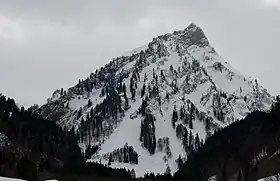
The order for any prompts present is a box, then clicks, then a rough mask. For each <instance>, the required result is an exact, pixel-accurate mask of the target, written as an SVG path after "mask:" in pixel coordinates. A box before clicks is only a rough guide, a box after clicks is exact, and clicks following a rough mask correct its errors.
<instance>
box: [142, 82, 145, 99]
mask: <svg viewBox="0 0 280 181" xmlns="http://www.w3.org/2000/svg"><path fill="white" fill-rule="evenodd" d="M145 91H146V85H145V84H143V87H142V90H141V98H142V97H143V96H144V95H145Z"/></svg>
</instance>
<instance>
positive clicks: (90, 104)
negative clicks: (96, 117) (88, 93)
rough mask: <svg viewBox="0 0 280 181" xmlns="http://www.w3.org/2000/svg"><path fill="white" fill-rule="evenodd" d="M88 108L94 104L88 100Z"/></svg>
mask: <svg viewBox="0 0 280 181" xmlns="http://www.w3.org/2000/svg"><path fill="white" fill-rule="evenodd" d="M87 106H88V107H90V106H92V102H91V100H90V99H89V100H88V104H87Z"/></svg>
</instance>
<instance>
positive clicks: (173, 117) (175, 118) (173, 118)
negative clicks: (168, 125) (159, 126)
mask: <svg viewBox="0 0 280 181" xmlns="http://www.w3.org/2000/svg"><path fill="white" fill-rule="evenodd" d="M177 121H178V113H177V110H176V106H174V110H173V114H172V126H173V128H175V123H176V122H177Z"/></svg>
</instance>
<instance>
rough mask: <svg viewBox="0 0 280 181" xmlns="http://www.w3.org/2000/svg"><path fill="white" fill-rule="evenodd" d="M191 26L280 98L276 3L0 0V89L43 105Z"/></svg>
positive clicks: (278, 4)
mask: <svg viewBox="0 0 280 181" xmlns="http://www.w3.org/2000/svg"><path fill="white" fill-rule="evenodd" d="M190 22H195V23H196V24H197V25H198V26H200V27H201V28H202V29H203V30H204V32H205V34H206V36H207V37H208V39H209V40H210V42H211V44H212V45H213V46H214V47H215V49H216V50H217V51H218V53H219V54H220V55H221V56H222V57H224V59H225V60H226V61H227V62H229V63H230V64H231V65H232V66H233V67H235V68H236V69H238V70H239V71H240V72H242V73H243V74H245V75H250V76H252V77H256V78H257V79H258V80H259V81H260V82H261V83H262V84H263V85H264V86H265V87H266V88H267V89H268V90H269V91H270V92H271V93H272V94H278V93H280V85H278V78H279V77H280V71H279V68H280V59H279V52H280V45H279V44H280V2H279V1H278V0H172V1H170V0H141V1H136V0H99V1H97V0H88V1H86V0H48V1H46V0H24V1H23V0H0V92H2V93H3V94H5V95H7V96H12V97H14V98H16V100H17V101H18V102H20V103H21V104H23V105H31V104H35V103H36V104H43V103H44V102H45V101H46V99H47V98H48V97H50V96H51V94H52V92H53V91H54V90H55V89H58V88H61V87H64V88H69V87H70V86H72V85H74V84H76V83H77V81H78V79H81V78H84V77H86V76H88V75H89V74H90V73H91V72H93V71H94V70H95V69H96V68H99V67H100V66H101V65H103V64H105V63H107V62H109V61H110V60H111V59H112V58H113V57H116V56H119V55H121V54H122V53H123V52H125V51H127V50H130V49H134V48H136V47H138V46H141V45H143V44H146V43H148V42H149V41H151V40H152V38H153V37H156V36H158V35H160V34H165V33H168V32H173V31H174V30H180V29H184V28H185V27H186V26H188V24H189V23H190Z"/></svg>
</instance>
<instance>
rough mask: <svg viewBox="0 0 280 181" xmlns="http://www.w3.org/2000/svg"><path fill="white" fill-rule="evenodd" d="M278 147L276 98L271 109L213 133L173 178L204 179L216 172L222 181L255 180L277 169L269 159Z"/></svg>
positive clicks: (279, 111) (279, 112)
mask: <svg viewBox="0 0 280 181" xmlns="http://www.w3.org/2000/svg"><path fill="white" fill-rule="evenodd" d="M279 149H280V103H279V102H278V103H276V104H275V106H273V108H272V110H271V112H270V113H263V112H253V113H251V114H249V115H248V116H247V117H246V118H245V119H244V120H241V121H239V122H235V123H233V124H231V125H230V126H228V127H226V128H225V129H223V130H221V131H219V132H217V133H215V134H214V135H213V136H212V137H210V138H209V139H208V140H207V141H206V142H205V144H204V146H203V147H202V148H201V149H200V150H199V151H198V152H196V153H194V154H192V155H191V156H190V157H189V159H188V161H187V163H186V164H185V165H184V167H183V168H182V169H181V170H180V171H178V172H177V173H176V175H175V179H176V180H196V181H200V180H201V181H204V180H207V179H208V178H209V177H211V176H213V175H217V178H218V180H222V181H226V180H230V179H233V180H238V179H240V180H256V179H257V178H262V177H265V176H268V175H269V174H272V173H277V172H278V173H279V172H280V167H279V166H275V164H274V166H270V165H269V162H268V160H269V158H270V157H271V156H272V155H273V154H274V153H275V152H276V151H278V150H279ZM270 159H273V158H270ZM265 163H266V164H267V165H266V166H264V164H265ZM271 163H273V162H272V161H271ZM269 167H272V168H269ZM264 169H270V170H266V171H265V170H264ZM238 177H239V178H238Z"/></svg>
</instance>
